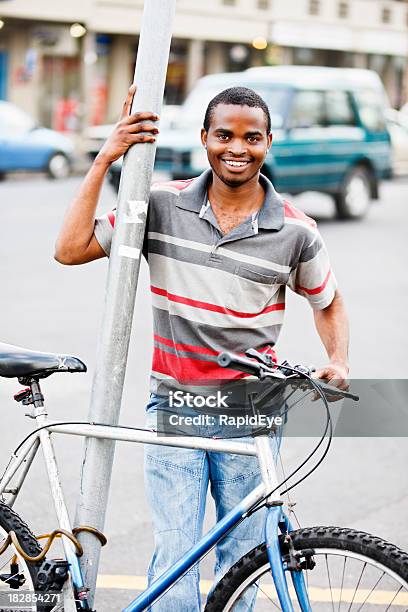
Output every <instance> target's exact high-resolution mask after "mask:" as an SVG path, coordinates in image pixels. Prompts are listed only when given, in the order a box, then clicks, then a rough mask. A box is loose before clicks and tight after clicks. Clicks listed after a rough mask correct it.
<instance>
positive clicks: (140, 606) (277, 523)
mask: <svg viewBox="0 0 408 612" xmlns="http://www.w3.org/2000/svg"><path fill="white" fill-rule="evenodd" d="M29 416H31V417H33V418H34V419H35V421H36V424H37V426H38V427H42V428H43V429H41V431H39V432H38V433H37V435H36V436H35V437H34V439H33V440H28V441H27V442H26V443H25V444H24V445H23V446H22V448H21V449H20V450H19V452H18V453H16V454H14V455H13V456H12V458H11V460H10V463H9V465H8V467H7V469H6V471H5V473H4V475H3V477H2V478H1V480H0V496H1V495H3V494H4V493H9V494H10V500H9V505H10V506H11V505H13V503H14V501H15V499H16V497H17V495H18V493H19V491H20V489H21V487H22V484H23V482H24V480H25V478H26V476H27V474H28V471H29V469H30V466H31V464H32V462H33V460H34V457H35V455H36V452H37V450H38V448H39V447H41V449H42V452H43V455H44V460H45V465H46V470H47V474H48V479H49V483H50V488H51V492H52V497H53V501H54V506H55V511H56V514H57V520H58V524H59V527H60V528H61V529H66V530H67V531H70V532H71V531H72V527H71V523H70V519H69V515H68V511H67V508H66V504H65V501H64V496H63V492H62V486H61V482H60V477H59V472H58V466H57V461H56V457H55V453H54V448H53V444H52V440H51V433H60V434H67V435H76V436H82V437H95V438H102V439H111V440H118V441H128V442H138V443H144V444H159V445H164V446H176V447H179V448H194V449H201V450H211V451H215V452H228V453H234V454H242V455H250V456H256V457H257V458H258V461H259V465H260V469H261V475H262V483H261V484H260V485H258V487H256V488H255V489H254V490H253V491H252V492H251V493H250V494H249V495H247V496H246V497H245V498H244V499H243V500H242V501H241V502H240V503H239V504H238V505H237V506H235V507H234V508H233V509H232V510H231V511H230V512H229V513H228V514H227V515H226V516H225V517H224V518H223V519H222V520H221V521H219V522H218V523H216V525H215V526H214V527H213V528H212V529H211V530H210V531H209V532H208V533H207V534H205V535H204V536H203V538H202V539H201V540H200V541H199V542H198V543H197V544H196V545H195V546H193V547H192V548H191V549H190V550H189V551H187V552H186V553H185V554H184V555H183V556H182V557H181V558H180V559H179V561H177V562H176V563H175V564H174V565H173V566H172V567H171V568H170V569H168V570H167V571H166V572H165V573H164V574H163V575H162V576H160V577H159V578H157V579H156V580H155V581H154V582H153V583H152V584H151V585H150V586H149V587H148V588H147V589H146V590H145V591H143V592H142V593H141V594H140V595H139V596H138V597H137V598H136V599H135V600H134V601H133V602H132V603H130V604H129V605H128V606H127V607H126V608H125V610H124V612H141V611H142V610H145V609H146V607H147V606H148V605H151V604H152V603H154V602H155V601H157V600H158V599H159V598H160V597H161V596H162V595H163V594H164V593H165V592H166V591H167V590H168V589H169V588H171V586H172V585H173V584H174V583H175V582H177V580H179V579H180V578H181V577H182V576H183V575H184V574H185V573H186V572H187V571H188V570H189V569H190V568H191V567H192V566H193V565H194V564H195V563H196V562H197V561H199V560H200V559H202V558H203V557H204V556H205V555H206V554H207V552H209V551H210V550H211V549H212V548H213V547H214V546H215V545H216V543H217V542H218V541H219V540H221V539H222V538H223V537H224V536H225V535H226V534H227V532H228V531H229V530H230V529H232V528H233V527H235V526H236V525H237V524H238V523H239V522H241V521H242V520H245V518H246V517H247V515H248V512H249V511H250V510H251V509H252V508H254V507H255V506H256V504H257V503H258V502H259V501H261V500H262V499H265V497H266V496H267V495H268V493H270V492H272V491H274V490H275V489H276V488H277V485H278V480H277V474H276V469H275V462H274V458H273V454H272V451H271V448H270V444H269V438H268V436H266V435H261V436H257V437H255V438H254V444H250V443H245V442H234V441H231V440H222V439H211V438H198V437H188V438H186V437H176V436H174V437H166V436H159V435H157V434H156V433H155V432H153V431H149V430H135V429H131V428H126V427H116V426H103V425H93V424H92V425H91V424H88V425H69V424H67V425H64V423H63V422H57V421H50V420H48V419H47V412H46V409H45V408H44V407H43V406H42V407H33V408H32V409H31V414H30V415H29ZM19 468H21V473H20V475H19V477H18V479H17V481H16V484H15V487H14V488H10V487H9V485H10V482H11V480H12V479H13V477H14V476H15V474H16V473H17V471H18V470H19ZM266 504H267V515H266V521H265V530H264V535H265V541H266V543H267V551H268V558H269V561H270V565H271V573H272V577H273V581H274V583H275V588H276V592H277V595H278V598H279V601H280V603H281V606H282V610H284V612H293V606H292V603H291V598H290V595H289V590H288V585H287V581H286V576H285V570H286V568H285V564H284V562H283V561H282V556H281V551H280V546H279V540H278V535H279V530H281V531H282V532H283V533H285V532H287V531H289V530H291V526H290V523H289V521H288V519H287V518H286V516H285V515H284V513H283V512H282V502H281V501H280V499H279V494H278V493H274V494H273V495H269V496H268V497H267V499H266ZM62 540H63V546H64V552H65V556H66V560H67V562H68V564H69V569H70V581H72V585H73V586H74V587H75V590H76V592H77V593H80V594H81V598H80V599H79V604H80V607H81V608H82V609H84V610H90V607H89V604H88V600H87V597H86V588H85V585H84V581H83V577H82V572H81V569H80V565H79V560H78V557H77V555H76V551H75V547H74V545H73V543H72V542H71V541H69V540H68V539H67V538H63V539H62ZM291 577H292V582H293V586H294V589H295V592H296V596H297V599H298V602H299V605H300V608H301V610H302V612H311V607H310V603H309V599H308V595H307V590H306V585H305V580H304V577H303V572H301V571H300V572H299V571H297V572H294V571H293V572H291ZM70 581H67V582H66V583H65V585H64V589H63V597H64V610H65V612H75V611H76V604H75V600H74V591H73V589H72V585H71V583H70ZM77 601H78V600H77Z"/></svg>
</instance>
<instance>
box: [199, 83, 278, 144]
mask: <svg viewBox="0 0 408 612" xmlns="http://www.w3.org/2000/svg"><path fill="white" fill-rule="evenodd" d="M219 104H234V105H236V106H252V107H253V108H262V110H263V112H264V114H265V119H266V131H267V134H269V132H270V131H271V116H270V114H269V109H268V106H267V104H266V102H265V100H264V99H263V98H261V96H260V95H258V94H257V93H256V92H255V91H254V90H253V89H249V87H229V88H228V89H224V91H221V93H219V94H217V95H216V96H215V97H214V98H213V99H212V100H211V101H210V103H209V104H208V106H207V110H206V111H205V116H204V129H205V131H206V132H208V130H209V129H210V123H211V119H212V116H213V112H214V109H215V107H216V106H218V105H219Z"/></svg>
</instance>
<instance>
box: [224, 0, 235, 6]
mask: <svg viewBox="0 0 408 612" xmlns="http://www.w3.org/2000/svg"><path fill="white" fill-rule="evenodd" d="M222 3H223V4H224V5H225V6H235V0H222Z"/></svg>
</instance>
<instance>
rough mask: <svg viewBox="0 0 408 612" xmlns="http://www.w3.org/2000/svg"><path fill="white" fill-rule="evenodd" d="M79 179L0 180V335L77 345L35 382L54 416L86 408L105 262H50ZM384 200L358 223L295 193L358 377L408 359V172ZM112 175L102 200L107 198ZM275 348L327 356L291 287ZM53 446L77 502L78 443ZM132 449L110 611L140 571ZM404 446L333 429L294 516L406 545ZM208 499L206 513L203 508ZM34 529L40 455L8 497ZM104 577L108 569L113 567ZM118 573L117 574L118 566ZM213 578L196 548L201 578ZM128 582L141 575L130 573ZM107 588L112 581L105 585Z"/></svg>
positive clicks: (7, 416) (138, 483)
mask: <svg viewBox="0 0 408 612" xmlns="http://www.w3.org/2000/svg"><path fill="white" fill-rule="evenodd" d="M79 183H80V178H77V177H74V178H70V179H68V180H65V181H61V182H52V181H48V180H47V179H43V178H41V177H40V178H28V179H23V180H16V179H13V180H9V181H7V182H3V183H1V184H0V203H1V208H2V211H1V212H2V216H1V219H2V222H1V226H0V251H1V257H0V277H1V279H2V291H1V301H0V309H1V334H0V338H1V340H2V341H3V342H7V343H10V344H16V345H21V346H26V347H27V348H32V349H37V350H42V351H56V352H65V353H70V354H73V355H77V356H79V357H81V358H82V359H83V360H84V361H85V362H86V363H87V364H88V367H89V370H88V373H87V374H86V375H84V374H80V375H68V374H64V375H58V374H56V375H54V376H52V377H51V378H50V379H47V380H46V381H44V384H43V391H44V392H45V394H46V399H47V403H48V407H49V409H50V414H51V415H52V416H53V417H54V418H56V419H67V420H71V419H72V420H75V419H78V420H83V419H86V417H87V412H88V404H89V394H90V387H91V382H92V375H93V371H94V364H95V350H96V342H97V335H98V329H99V325H100V320H101V314H102V308H103V300H104V284H105V278H106V271H107V261H106V260H104V261H98V262H94V263H92V264H89V265H88V266H83V267H72V268H69V267H63V266H61V265H59V264H58V263H56V262H55V261H54V260H53V244H54V241H55V238H56V235H57V232H58V228H59V226H60V224H61V221H62V217H63V213H64V210H65V208H66V206H67V205H68V203H69V201H70V199H71V198H72V196H73V194H74V193H75V191H76V190H77V188H78V185H79ZM381 196H382V197H381V201H380V202H379V203H376V204H374V205H373V207H372V210H371V214H370V215H369V217H368V218H367V219H366V220H364V221H362V222H354V223H339V222H337V221H335V220H333V218H332V207H331V201H330V200H329V199H328V198H326V197H324V196H319V195H317V196H314V195H310V194H308V195H307V196H306V195H305V196H302V197H299V198H292V200H293V201H294V203H295V204H296V205H298V206H301V207H303V208H304V209H305V210H306V211H307V212H309V213H310V214H312V215H313V216H315V217H318V218H319V219H320V230H321V232H322V234H323V237H324V239H325V241H326V243H327V246H328V248H329V251H330V253H331V258H332V263H333V267H334V269H335V271H336V275H337V278H338V281H339V284H340V287H341V289H342V292H343V294H344V297H345V300H346V304H347V308H348V312H349V315H350V322H351V353H350V355H351V363H352V375H353V377H355V378H406V377H407V364H408V355H407V353H408V349H407V347H408V327H407V325H406V313H407V311H408V291H407V289H408V281H407V274H406V262H407V261H408V249H407V220H408V209H407V202H408V181H403V180H399V181H397V182H389V183H387V184H384V185H383V187H382V191H381ZM114 201H115V198H114V193H113V191H112V190H111V188H110V186H109V185H107V186H106V187H105V188H104V191H103V194H102V200H101V205H100V208H101V210H106V209H108V208H110V207H112V206H113V205H114ZM289 298H290V299H289V305H288V310H287V314H286V328H285V330H284V332H283V334H282V338H281V340H280V343H279V347H278V348H279V354H280V357H281V358H282V359H283V358H287V359H289V360H290V361H292V362H295V363H302V362H304V363H314V364H316V365H319V364H322V363H323V362H324V352H323V350H322V349H321V347H320V345H319V340H318V338H317V335H316V332H315V331H314V329H313V326H312V315H311V312H310V309H309V307H308V305H307V304H306V303H305V301H303V300H302V299H301V298H299V297H298V296H295V295H293V294H291V295H290V296H289ZM149 299H150V298H149V290H148V279H147V270H146V266H145V265H143V268H142V271H141V281H140V285H139V291H138V297H137V306H136V314H135V323H134V329H133V337H132V343H131V354H130V359H129V365H128V370H127V381H126V389H125V394H124V401H123V410H122V414H121V422H122V423H126V424H132V425H142V424H143V406H144V404H145V402H146V399H147V396H148V391H147V390H148V371H149V366H150V359H151V330H150V325H151V315H150V306H149ZM18 388H19V385H18V383H17V382H16V381H9V380H5V379H2V381H1V385H0V401H1V410H2V420H1V438H0V439H1V445H0V465H3V464H4V463H5V462H6V459H7V457H8V455H9V454H10V453H11V451H12V450H13V448H15V446H16V445H17V443H18V441H20V439H21V438H22V437H23V435H24V433H25V432H26V431H28V430H29V429H30V425H31V423H30V422H29V421H28V419H25V418H24V416H23V414H24V409H23V408H22V407H21V406H20V405H17V404H16V403H15V402H13V400H12V395H13V393H15V392H16V391H17V390H18ZM312 443H313V441H312V440H310V439H301V440H298V439H296V440H294V439H291V440H288V441H287V442H286V444H285V448H284V457H285V462H286V464H287V467H286V471H287V472H289V471H290V466H294V465H296V464H297V463H298V462H299V461H300V460H301V459H302V458H303V457H304V456H305V455H306V454H307V452H308V450H309V449H310V448H311V447H312ZM56 445H57V452H58V457H59V458H60V467H61V472H62V480H63V483H64V489H65V493H66V497H67V500H68V503H69V507H70V509H71V511H73V509H74V507H75V500H76V494H77V490H78V474H79V465H80V459H81V449H82V442H81V440H79V439H75V438H72V439H70V438H62V437H61V438H60V439H59V440H58V441H57V443H56ZM142 455H143V453H142V448H141V447H139V446H137V445H134V446H131V445H130V444H121V445H118V447H117V453H116V461H115V467H114V474H113V484H112V490H111V496H110V505H109V509H108V518H107V524H106V529H105V533H106V535H107V537H108V545H107V547H106V548H105V549H104V550H103V553H102V558H101V567H100V570H101V574H102V579H101V587H102V588H101V589H100V590H99V592H98V601H97V603H98V605H97V608H98V612H108V611H109V612H111V611H112V610H119V609H121V606H122V605H124V604H125V603H126V602H128V601H130V600H131V599H132V591H131V590H128V588H127V586H128V585H129V580H128V579H126V578H123V577H124V576H137V577H141V576H144V575H145V570H146V566H147V563H148V560H149V556H150V553H151V549H152V533H151V529H150V519H149V513H148V510H147V505H146V500H145V497H144V493H143V467H142V464H143V457H142ZM407 462H408V449H407V444H406V440H405V439H403V438H396V439H388V438H383V439H349V438H346V439H336V440H334V442H333V448H332V450H331V452H330V454H329V456H328V458H327V460H326V461H325V463H324V464H323V465H322V466H321V467H320V468H319V470H318V471H317V472H316V473H315V474H313V476H312V477H311V478H310V479H308V480H307V482H306V483H302V485H300V486H299V487H298V488H297V489H296V490H295V492H294V493H293V495H292V497H293V499H294V500H296V501H297V514H298V516H299V519H300V521H301V523H302V525H312V524H339V525H346V526H349V527H356V528H360V529H364V530H367V531H371V532H374V533H376V535H380V536H382V537H385V538H387V539H389V540H391V541H393V542H395V543H396V544H398V545H400V546H401V547H403V548H405V549H408V523H407V520H406V516H407V503H408V471H407V467H406V466H407ZM209 506H210V511H209V517H208V524H210V522H211V520H212V519H213V512H212V508H211V504H209ZM16 509H17V511H19V512H20V513H21V514H22V516H23V517H25V518H27V517H28V521H29V523H30V526H31V527H32V528H33V529H34V530H35V531H36V532H44V531H49V530H51V529H52V528H54V527H55V524H56V523H55V516H54V513H53V511H52V507H51V505H50V498H49V497H48V489H47V486H46V482H45V476H44V471H43V467H42V464H41V461H38V462H37V464H36V465H35V467H34V468H33V472H32V474H31V477H30V479H29V481H27V483H26V486H25V490H23V493H22V495H21V499H20V500H19V501H18V503H17V505H16ZM112 576H113V577H112ZM114 576H117V577H116V578H115V577H114ZM210 577H211V561H210V560H206V562H205V564H204V567H203V578H204V579H210ZM134 584H135V585H136V587H135V588H137V586H139V587H140V579H135V582H134ZM107 587H109V588H107Z"/></svg>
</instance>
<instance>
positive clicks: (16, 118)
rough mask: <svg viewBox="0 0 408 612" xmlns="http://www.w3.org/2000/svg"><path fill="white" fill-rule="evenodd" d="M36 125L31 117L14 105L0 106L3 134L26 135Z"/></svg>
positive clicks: (0, 124) (0, 128) (0, 126)
mask: <svg viewBox="0 0 408 612" xmlns="http://www.w3.org/2000/svg"><path fill="white" fill-rule="evenodd" d="M34 125H35V124H34V121H33V120H32V119H31V117H30V116H29V115H27V114H26V113H24V112H23V111H21V110H20V109H19V108H17V107H16V106H14V105H13V104H9V103H7V102H6V103H4V104H0V130H1V131H2V132H3V133H10V134H24V133H25V132H28V131H29V130H31V129H33V127H34Z"/></svg>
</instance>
